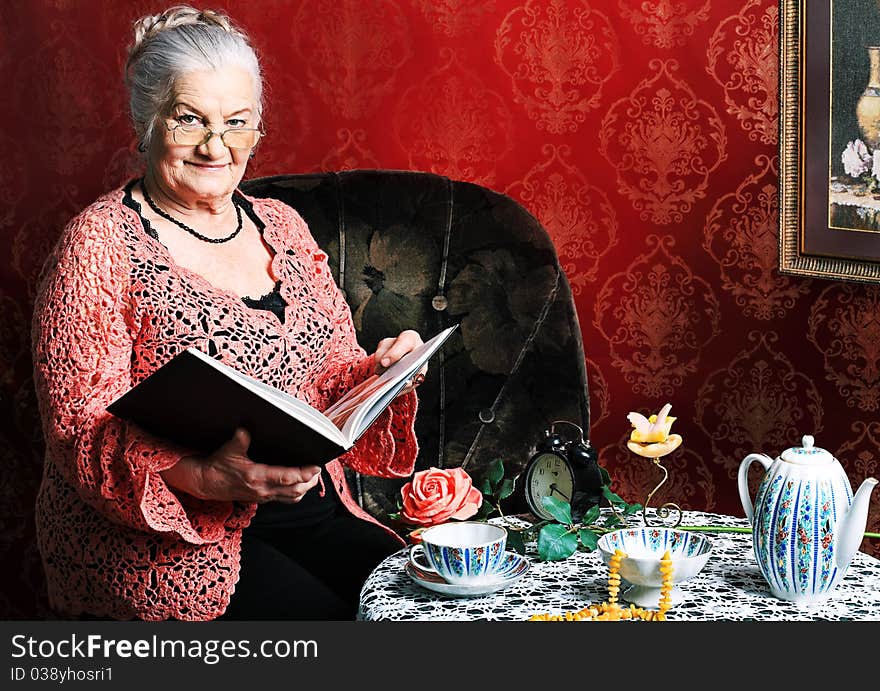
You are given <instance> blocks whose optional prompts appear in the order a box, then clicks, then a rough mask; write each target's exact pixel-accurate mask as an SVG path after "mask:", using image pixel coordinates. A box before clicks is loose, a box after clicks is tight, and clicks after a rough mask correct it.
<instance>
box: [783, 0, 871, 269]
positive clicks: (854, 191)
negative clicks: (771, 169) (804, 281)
mask: <svg viewBox="0 0 880 691" xmlns="http://www.w3.org/2000/svg"><path fill="white" fill-rule="evenodd" d="M780 10H781V12H782V16H781V18H780V19H781V21H780V41H779V68H780V110H779V116H780V137H779V178H780V180H779V185H780V186H779V270H780V271H782V272H783V273H789V274H797V275H802V276H812V277H817V278H829V279H840V280H850V281H877V282H880V0H809V2H808V1H807V0H780Z"/></svg>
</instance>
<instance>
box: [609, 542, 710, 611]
mask: <svg viewBox="0 0 880 691" xmlns="http://www.w3.org/2000/svg"><path fill="white" fill-rule="evenodd" d="M597 546H598V549H599V552H600V554H601V555H602V560H603V561H604V562H605V563H606V564H610V562H611V557H612V556H614V550H616V549H619V550H620V551H622V552H624V553H625V554H626V556H625V557H623V558H622V559H621V560H620V577H621V578H622V579H623V580H624V581H625V582H626V583H629V584H630V585H629V586H628V587H626V588H625V589H623V590H622V591H621V594H620V597H621V599H623V600H626V601H627V602H631V603H633V604H635V605H637V606H639V607H646V608H652V609H657V608H658V606H659V602H660V594H661V593H660V590H661V587H662V585H663V576H662V574H661V573H660V560H661V559H662V557H663V554H664V553H665V552H666V550H669V555H670V558H671V559H672V583H673V588H672V593H671V599H672V606H673V607H674V606H675V605H677V604H679V603H680V602H682V600H684V593H683V592H682V590H681V588H680V587H679V585H678V584H679V583H682V582H683V581H686V580H688V579H689V578H693V577H694V576H696V575H697V574H698V573H699V572H700V571H701V570H702V568H703V567H704V566H705V565H706V562H707V561H708V560H709V557H710V556H711V554H712V543H711V542H710V541H709V539H708V538H707V537H706V536H705V535H701V534H699V533H694V532H689V531H687V530H676V529H673V528H622V529H621V530H615V531H613V532H610V533H606V534H605V535H603V536H602V537H600V538H599V542H598V545H597ZM623 585H625V584H623Z"/></svg>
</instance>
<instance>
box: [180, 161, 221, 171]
mask: <svg viewBox="0 0 880 691" xmlns="http://www.w3.org/2000/svg"><path fill="white" fill-rule="evenodd" d="M184 163H186V165H189V166H193V167H194V168H196V169H197V170H198V171H200V172H203V173H218V172H221V171H224V170H226V169H227V168H228V167H229V164H228V163H197V162H195V161H184Z"/></svg>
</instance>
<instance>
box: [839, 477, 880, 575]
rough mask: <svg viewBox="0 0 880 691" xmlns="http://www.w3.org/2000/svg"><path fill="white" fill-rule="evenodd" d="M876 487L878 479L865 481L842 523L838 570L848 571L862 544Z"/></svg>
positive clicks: (870, 478) (871, 478)
mask: <svg viewBox="0 0 880 691" xmlns="http://www.w3.org/2000/svg"><path fill="white" fill-rule="evenodd" d="M876 486H877V480H876V478H873V477H869V478H868V479H867V480H865V481H864V482H863V483H862V486H861V487H859V491H858V492H856V494H855V496H854V497H853V500H852V504H851V505H850V507H849V511H847V512H846V515H845V516H844V517H843V519H842V520H841V521H840V530H839V531H838V534H839V536H840V537H839V541H838V544H837V549H836V550H835V561H836V562H837V568H838V569H846V568H847V567H848V566H849V563H850V562H851V561H852V558H853V557H854V556H855V553H856V550H857V549H858V548H859V545H860V544H862V538H863V537H864V532H865V525H866V524H867V522H868V503H869V501H870V499H871V492H872V491H873V490H874V488H875V487H876Z"/></svg>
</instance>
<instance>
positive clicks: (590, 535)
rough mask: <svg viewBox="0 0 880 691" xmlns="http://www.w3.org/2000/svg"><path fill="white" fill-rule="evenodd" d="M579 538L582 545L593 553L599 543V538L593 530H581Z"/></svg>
mask: <svg viewBox="0 0 880 691" xmlns="http://www.w3.org/2000/svg"><path fill="white" fill-rule="evenodd" d="M578 537H579V538H580V540H581V544H582V545H583V546H584V547H586V548H587V551H588V552H592V551H593V550H594V549H596V544H597V543H598V542H599V536H598V535H596V533H594V532H593V531H592V530H589V529H587V528H581V529H580V530H579V531H578Z"/></svg>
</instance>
